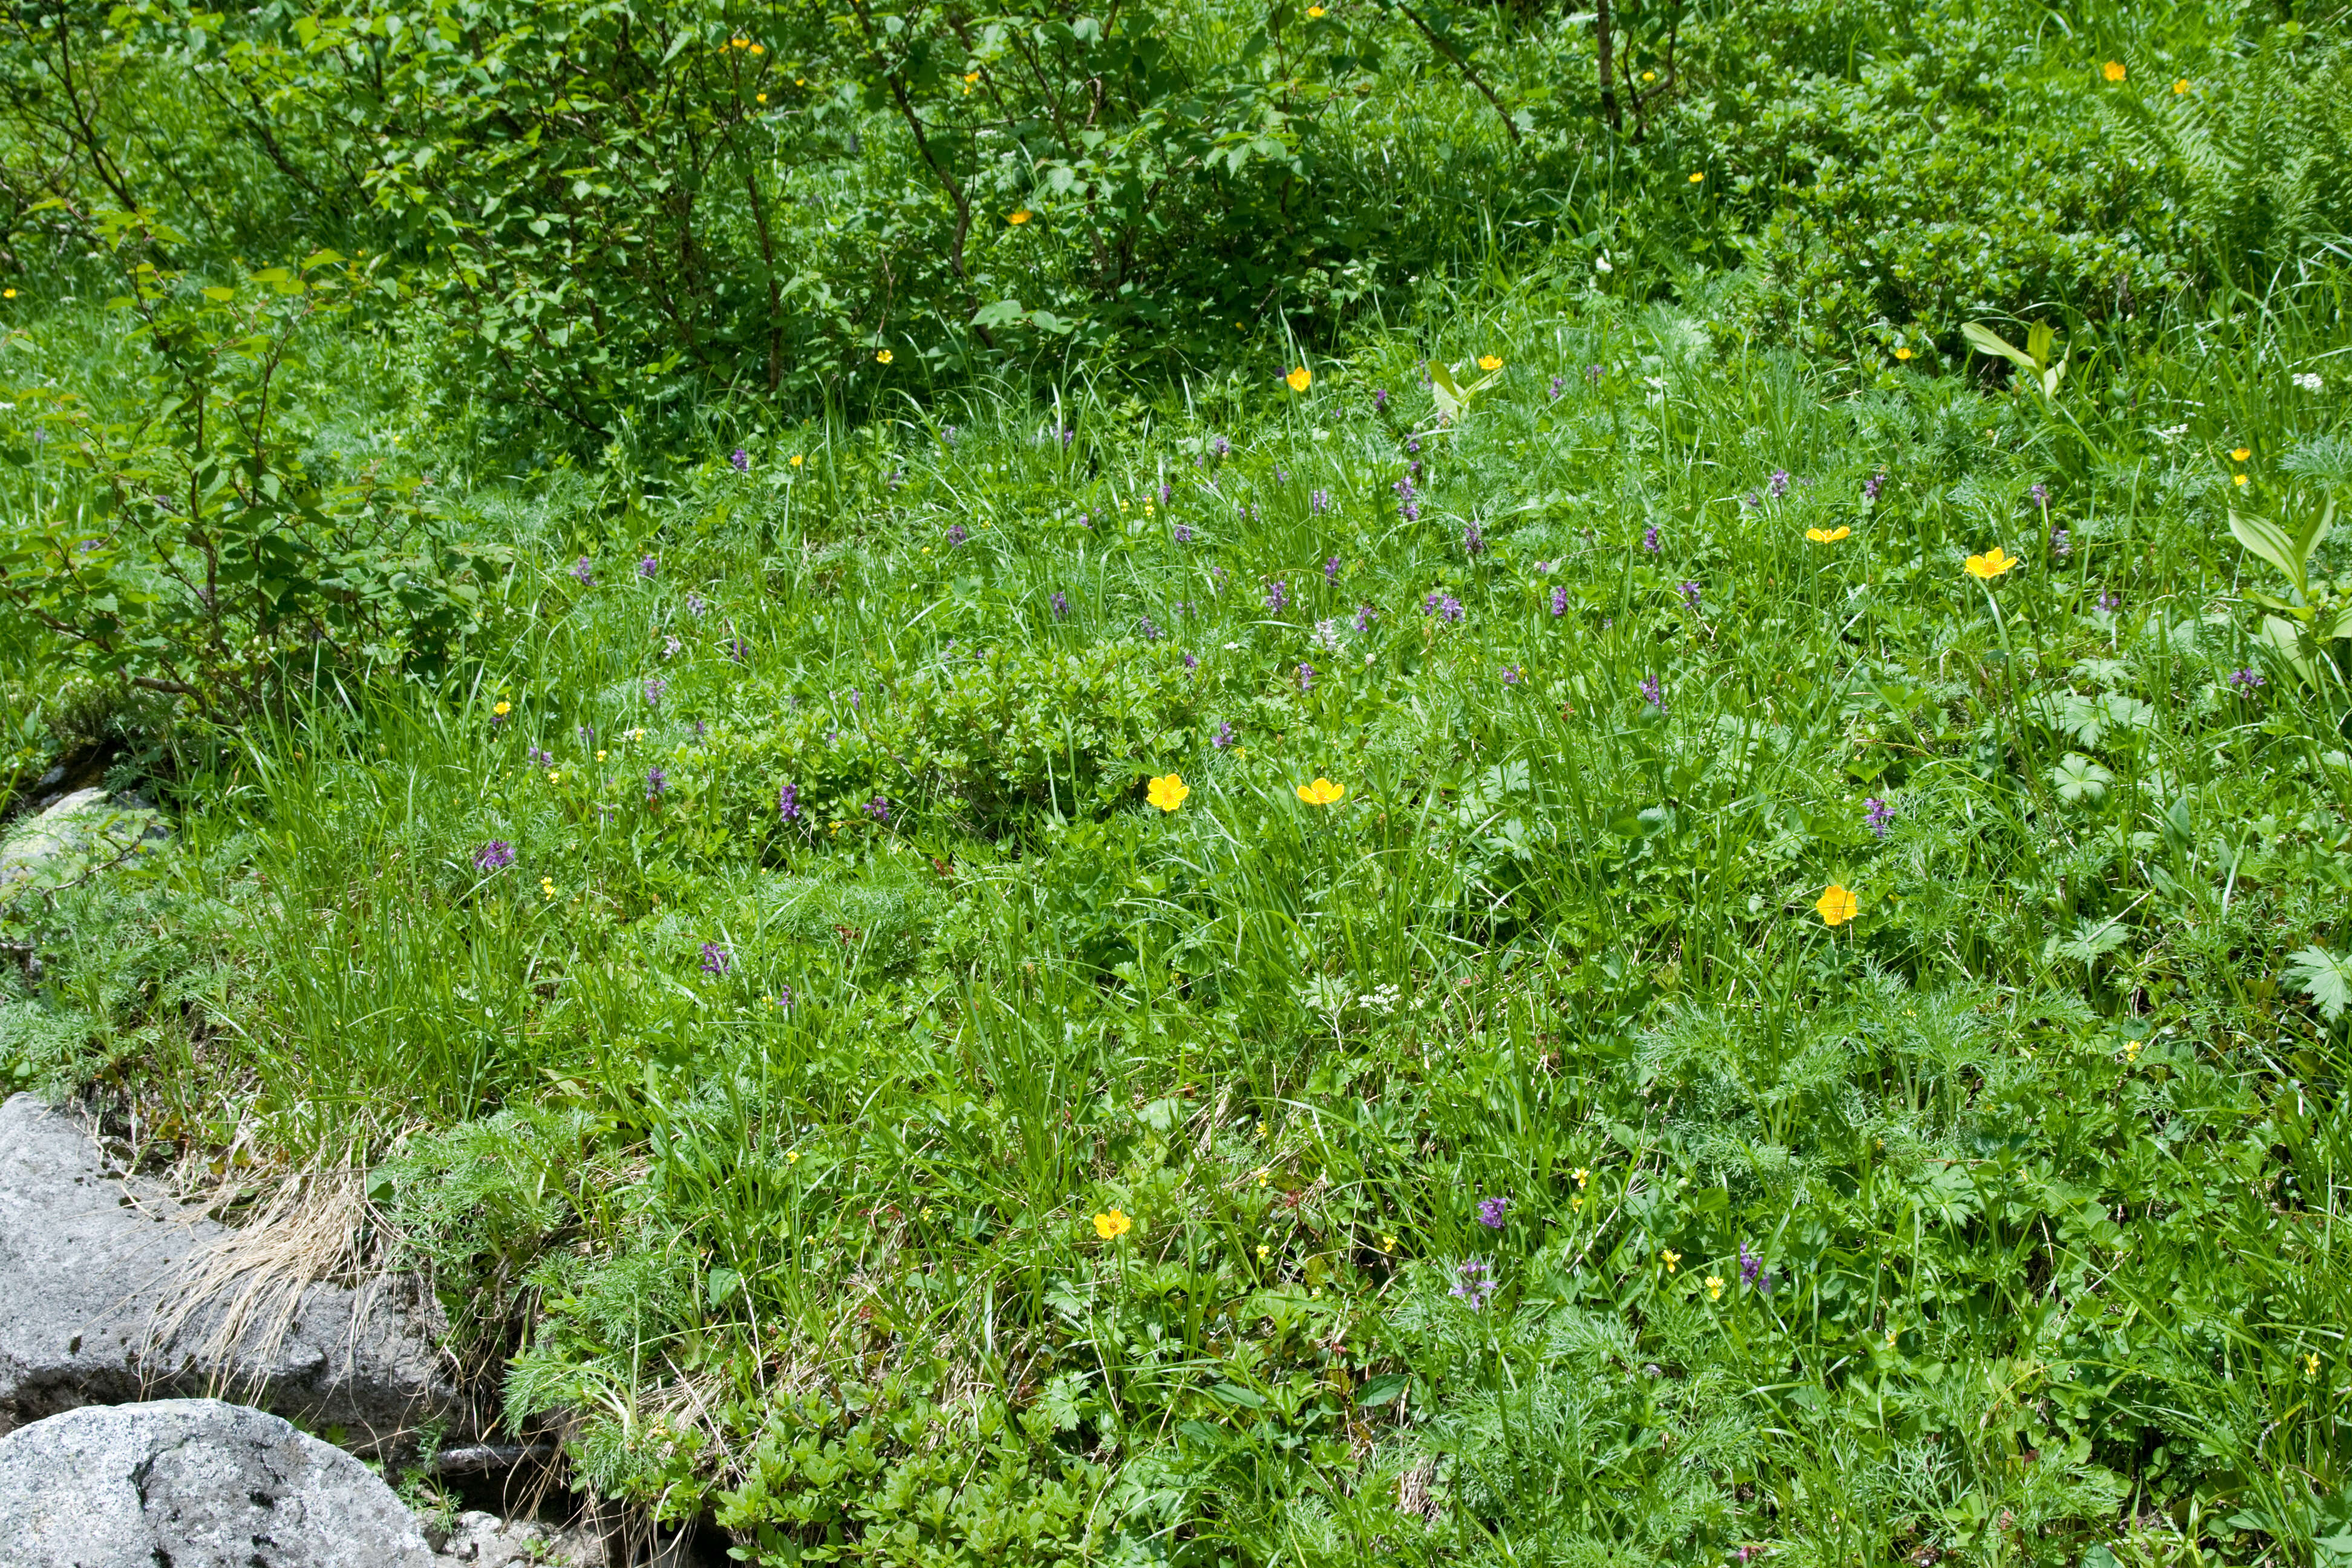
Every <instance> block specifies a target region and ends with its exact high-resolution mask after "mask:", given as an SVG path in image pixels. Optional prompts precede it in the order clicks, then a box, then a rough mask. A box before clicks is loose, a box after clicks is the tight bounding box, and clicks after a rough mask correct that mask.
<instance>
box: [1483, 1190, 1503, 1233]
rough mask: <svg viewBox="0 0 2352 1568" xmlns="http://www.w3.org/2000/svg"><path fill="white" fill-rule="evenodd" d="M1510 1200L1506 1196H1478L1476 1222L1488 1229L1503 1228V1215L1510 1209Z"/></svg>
mask: <svg viewBox="0 0 2352 1568" xmlns="http://www.w3.org/2000/svg"><path fill="white" fill-rule="evenodd" d="M1510 1207H1511V1200H1510V1199H1508V1198H1506V1197H1492V1198H1480V1199H1479V1200H1478V1223H1479V1224H1480V1225H1483V1226H1486V1228H1487V1229H1488V1230H1500V1229H1502V1228H1503V1216H1504V1215H1506V1214H1507V1213H1508V1212H1509V1211H1510Z"/></svg>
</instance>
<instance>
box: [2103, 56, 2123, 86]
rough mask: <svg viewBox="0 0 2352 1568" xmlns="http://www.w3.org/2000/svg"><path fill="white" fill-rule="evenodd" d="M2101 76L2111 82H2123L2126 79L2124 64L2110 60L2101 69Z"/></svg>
mask: <svg viewBox="0 0 2352 1568" xmlns="http://www.w3.org/2000/svg"><path fill="white" fill-rule="evenodd" d="M2099 74H2100V75H2101V76H2103V77H2105V78H2106V79H2108V80H2109V81H2121V80H2123V79H2124V62H2123V61H2121V60H2109V61H2108V62H2107V63H2106V64H2105V65H2103V66H2101V67H2100V68H2099Z"/></svg>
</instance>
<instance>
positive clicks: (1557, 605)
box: [1551, 583, 1568, 620]
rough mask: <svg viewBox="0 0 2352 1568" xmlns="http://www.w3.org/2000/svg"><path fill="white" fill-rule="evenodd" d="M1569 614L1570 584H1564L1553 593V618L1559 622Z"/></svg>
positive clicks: (1553, 590)
mask: <svg viewBox="0 0 2352 1568" xmlns="http://www.w3.org/2000/svg"><path fill="white" fill-rule="evenodd" d="M1566 614H1568V584H1565V583H1562V584H1559V585H1558V586H1556V587H1554V588H1553V589H1552V591H1551V616H1552V619H1554V620H1558V619H1559V617H1560V616H1564V615H1566Z"/></svg>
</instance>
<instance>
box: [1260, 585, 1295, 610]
mask: <svg viewBox="0 0 2352 1568" xmlns="http://www.w3.org/2000/svg"><path fill="white" fill-rule="evenodd" d="M1289 603H1290V584H1287V583H1286V582H1284V581H1283V580H1282V579H1281V578H1279V577H1276V578H1274V579H1273V580H1272V581H1270V582H1268V583H1267V584H1266V585H1265V607H1266V608H1267V609H1269V610H1279V609H1281V608H1282V607H1283V606H1284V605H1287V604H1289Z"/></svg>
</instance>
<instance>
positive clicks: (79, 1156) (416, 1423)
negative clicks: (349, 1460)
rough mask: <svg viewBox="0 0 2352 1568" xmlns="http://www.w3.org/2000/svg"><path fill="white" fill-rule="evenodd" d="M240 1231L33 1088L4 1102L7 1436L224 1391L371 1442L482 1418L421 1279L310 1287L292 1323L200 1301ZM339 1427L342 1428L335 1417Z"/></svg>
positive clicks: (2, 1274)
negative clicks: (134, 1175) (117, 1166)
mask: <svg viewBox="0 0 2352 1568" xmlns="http://www.w3.org/2000/svg"><path fill="white" fill-rule="evenodd" d="M239 1235H240V1233H238V1232H236V1231H232V1230H231V1229H230V1228H229V1227H227V1226H222V1225H219V1224H217V1223H215V1221H213V1220H210V1219H207V1218H206V1217H205V1215H204V1213H203V1211H202V1209H201V1208H200V1207H198V1206H197V1205H183V1204H181V1203H179V1202H177V1201H176V1200H174V1199H173V1197H172V1196H170V1195H169V1194H166V1193H165V1192H163V1190H162V1189H161V1188H160V1187H158V1186H156V1185H155V1184H152V1183H147V1182H143V1181H140V1180H137V1179H129V1180H126V1179H124V1178H123V1177H121V1176H119V1175H117V1174H115V1173H112V1172H111V1171H110V1170H109V1169H108V1167H107V1164H106V1163H105V1161H104V1160H103V1159H102V1158H101V1156H100V1151H99V1148H98V1145H97V1143H96V1142H95V1140H94V1139H93V1138H92V1137H91V1135H90V1133H89V1130H88V1129H87V1128H85V1127H84V1126H83V1125H82V1124H81V1123H80V1122H79V1121H76V1120H75V1119H73V1118H72V1117H69V1116H67V1115H65V1114H63V1113H61V1112H58V1111H55V1110H50V1109H49V1108H48V1107H47V1106H45V1105H43V1104H42V1103H41V1102H40V1101H39V1100H36V1099H35V1098H33V1097H32V1096H31V1095H25V1094H20V1095H17V1096H16V1097H14V1098H13V1099H11V1100H8V1101H7V1102H6V1104H5V1105H0V1304H5V1305H0V1432H5V1431H7V1430H8V1429H10V1428H11V1427H15V1426H22V1425H24V1424H25V1423H26V1422H31V1421H37V1420H39V1419H41V1418H42V1417H44V1416H47V1415H56V1414H57V1413H58V1412H59V1411H63V1410H70V1409H72V1408H74V1407H75V1406H77V1405H112V1404H121V1403H124V1402H126V1401H130V1400H137V1399H149V1398H154V1397H156V1396H158V1395H162V1394H219V1393H226V1394H231V1395H233V1396H234V1397H236V1398H239V1399H244V1400H247V1401H249V1402H251V1403H253V1404H256V1405H261V1406H263V1407H265V1408H267V1409H270V1410H275V1411H278V1412H279V1413H280V1414H282V1415H289V1416H292V1417H294V1418H295V1419H297V1420H299V1421H301V1422H302V1423H303V1424H304V1425H305V1426H310V1427H312V1428H314V1429H318V1430H321V1431H331V1432H332V1433H333V1435H334V1436H336V1437H337V1439H338V1440H339V1441H342V1442H346V1443H348V1444H350V1445H351V1446H352V1447H360V1448H363V1449H368V1450H371V1451H383V1450H389V1449H393V1448H396V1447H404V1445H405V1442H406V1440H407V1439H408V1438H409V1437H410V1436H412V1435H413V1434H414V1433H415V1431H416V1429H417V1428H418V1427H420V1426H425V1425H426V1424H428V1423H433V1424H437V1425H439V1426H442V1428H443V1429H444V1430H445V1432H446V1433H448V1434H450V1435H453V1436H462V1435H467V1434H469V1433H470V1432H472V1431H473V1430H474V1429H475V1423H474V1422H473V1421H472V1420H471V1419H470V1418H469V1413H468V1412H467V1408H466V1407H465V1405H464V1404H463V1402H462V1400H461V1399H460V1397H459V1393H458V1389H457V1385H456V1383H455V1381H454V1379H453V1377H452V1375H451V1368H450V1366H449V1364H448V1362H447V1359H446V1357H445V1356H444V1355H443V1354H442V1353H441V1352H440V1350H439V1349H438V1338H439V1335H440V1332H441V1330H442V1320H441V1317H440V1314H439V1309H438V1304H437V1303H436V1302H435V1301H434V1300H433V1299H432V1297H431V1295H430V1293H429V1292H426V1291H425V1290H423V1289H419V1288H418V1287H417V1285H416V1284H415V1281H413V1280H408V1279H374V1280H371V1281H369V1282H367V1283H366V1284H364V1285H362V1286H361V1287H360V1288H359V1289H356V1290H354V1289H346V1288H344V1287H342V1286H340V1285H334V1284H327V1283H316V1284H311V1285H310V1286H309V1287H308V1288H307V1289H304V1290H303V1291H302V1293H301V1295H300V1297H299V1304H298V1305H296V1306H295V1309H294V1310H293V1312H292V1314H291V1318H290V1321H289V1320H288V1318H287V1317H286V1315H285V1314H283V1313H270V1314H261V1315H258V1316H257V1318H256V1320H255V1321H251V1322H249V1323H239V1322H238V1321H236V1319H235V1318H232V1317H225V1316H224V1315H223V1314H224V1313H226V1312H228V1311H230V1310H232V1309H231V1307H230V1306H229V1304H228V1303H226V1302H224V1301H214V1302H210V1303H206V1302H205V1301H203V1300H200V1299H199V1300H195V1301H194V1305H193V1308H192V1304H191V1295H190V1292H191V1290H192V1289H193V1287H194V1282H195V1281H196V1280H197V1279H198V1278H199V1277H200V1276H201V1275H202V1274H203V1273H204V1272H205V1264H206V1262H207V1261H208V1260H209V1259H211V1258H213V1257H214V1255H215V1249H217V1248H220V1247H226V1246H230V1245H233V1244H234V1243H235V1242H236V1239H237V1238H238V1237H239ZM338 1429H340V1430H338Z"/></svg>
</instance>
